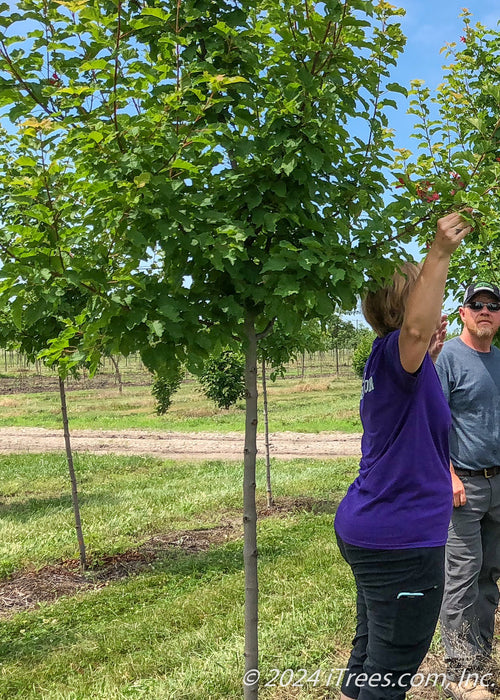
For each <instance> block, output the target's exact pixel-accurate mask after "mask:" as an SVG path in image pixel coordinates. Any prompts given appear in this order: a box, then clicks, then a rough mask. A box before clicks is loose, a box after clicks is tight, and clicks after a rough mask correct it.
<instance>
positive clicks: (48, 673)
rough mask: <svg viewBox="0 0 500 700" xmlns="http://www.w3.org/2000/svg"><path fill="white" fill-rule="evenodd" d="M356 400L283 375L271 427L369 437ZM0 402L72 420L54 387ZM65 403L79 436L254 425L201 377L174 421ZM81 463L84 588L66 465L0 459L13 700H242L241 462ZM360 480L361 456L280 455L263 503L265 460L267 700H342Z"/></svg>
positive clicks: (98, 459)
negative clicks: (350, 496) (347, 512)
mask: <svg viewBox="0 0 500 700" xmlns="http://www.w3.org/2000/svg"><path fill="white" fill-rule="evenodd" d="M358 397H359V381H358V380H336V379H332V380H328V381H327V380H325V379H316V380H308V381H307V382H300V381H292V380H286V381H282V382H278V383H276V385H274V386H271V390H270V410H271V418H270V420H271V430H274V431H278V430H293V431H304V432H316V431H321V430H335V429H341V430H359V428H360V426H359V422H358V417H357V410H358V409H357V403H358ZM0 403H1V405H2V423H1V424H2V425H8V426H11V425H33V426H45V427H59V426H60V423H59V415H58V403H57V395H56V394H48V393H47V394H34V395H22V394H19V395H16V396H2V397H0ZM69 406H70V420H71V425H72V426H73V427H75V428H76V427H78V428H90V427H99V428H113V429H120V428H126V429H131V428H134V429H140V428H147V429H161V428H163V429H172V430H173V429H175V430H186V431H189V430H195V431H199V430H219V431H221V432H222V431H226V430H231V431H233V430H243V408H242V406H237V407H236V408H234V409H232V410H230V411H222V412H216V411H215V409H213V407H212V406H210V405H209V404H208V402H206V401H205V400H204V399H203V398H202V397H201V396H200V394H199V392H198V391H197V389H196V388H195V387H194V386H193V385H192V384H185V385H183V387H182V389H181V391H180V392H179V394H178V395H177V396H176V398H175V401H174V404H173V406H172V408H171V411H170V413H169V414H168V415H167V416H166V417H164V418H160V417H157V416H155V415H153V412H152V406H153V403H152V399H151V397H150V395H149V390H148V389H147V388H138V389H135V388H129V387H127V388H126V389H125V391H124V394H123V395H121V396H120V395H119V394H118V392H117V391H113V390H105V391H104V390H101V391H99V392H98V393H96V392H85V391H83V392H81V391H78V392H71V394H70V396H69ZM261 424H262V421H261ZM75 467H76V471H77V477H78V482H79V491H80V501H81V514H82V523H83V531H84V536H85V541H86V545H87V554H88V559H89V564H90V567H89V571H88V572H87V574H86V576H85V579H83V578H82V577H81V575H80V574H79V573H78V561H77V556H78V549H77V543H76V537H75V532H74V523H73V514H72V510H71V499H70V490H69V484H68V476H67V466H66V462H65V458H64V455H62V454H45V455H44V454H41V455H35V454H30V455H13V456H0V699H1V700H13V699H16V700H40V699H41V700H122V699H123V700H125V699H128V698H144V699H146V700H195V699H196V700H198V699H202V700H236V699H237V698H241V697H242V677H243V672H244V660H243V647H244V610H243V603H244V573H243V542H242V523H241V520H242V517H241V502H242V467H241V464H239V463H235V462H223V461H205V462H203V463H190V462H174V461H167V460H161V459H155V458H150V457H138V456H133V457H128V456H127V457H120V456H116V455H107V456H93V455H90V454H87V453H82V454H77V455H76V457H75ZM356 471H357V460H356V459H337V460H312V459H308V460H305V459H300V460H299V459H297V460H292V461H277V460H273V464H272V479H273V493H274V497H275V499H276V508H274V509H268V508H267V507H266V505H265V469H264V463H263V461H262V460H259V461H258V465H257V502H258V510H259V520H258V547H259V587H260V594H259V644H260V671H261V690H260V694H259V697H260V698H262V700H297V699H298V700H305V699H306V698H308V699H311V700H326V699H327V698H337V697H338V695H339V688H338V680H339V677H340V673H341V671H340V669H342V668H343V667H344V666H345V662H346V659H347V657H348V654H349V647H350V640H351V638H352V635H353V633H354V624H355V591H354V582H353V579H352V576H351V573H350V571H349V569H348V567H347V565H346V564H345V562H344V561H343V560H342V559H341V557H340V555H339V552H338V550H337V547H336V544H335V538H334V531H333V520H334V514H335V510H336V507H337V504H338V502H339V500H340V499H341V498H342V496H343V494H344V493H345V491H346V489H347V487H348V485H349V483H350V482H351V481H352V478H353V477H354V475H355V473H356ZM70 580H71V581H74V580H77V583H78V585H76V584H75V585H74V586H73V587H70V588H68V589H66V588H65V587H64V586H63V585H62V583H64V584H66V583H67V582H69V581H70ZM61 582H62V583H61ZM42 584H43V585H42ZM52 587H53V590H52ZM48 589H50V590H48ZM18 593H19V595H20V597H19V596H18V597H17V598H15V596H14V594H16V595H17V594H18ZM42 594H43V595H42ZM61 594H64V595H61ZM23 596H24V597H23ZM30 596H31V603H29V599H30ZM14 598H15V600H16V601H17V603H16V605H17V604H18V603H19V600H20V601H21V603H20V604H19V605H18V607H17V608H16V605H14V603H13V602H12V601H14ZM25 601H28V602H26V604H24V603H25ZM23 605H24V608H23V607H22V606H23ZM438 693H439V691H437V690H436V691H435V694H434V695H426V696H425V697H426V700H427V698H439V697H440V696H439V694H438ZM417 698H418V700H422V697H421V695H419V694H418V693H417V694H414V695H413V700H417Z"/></svg>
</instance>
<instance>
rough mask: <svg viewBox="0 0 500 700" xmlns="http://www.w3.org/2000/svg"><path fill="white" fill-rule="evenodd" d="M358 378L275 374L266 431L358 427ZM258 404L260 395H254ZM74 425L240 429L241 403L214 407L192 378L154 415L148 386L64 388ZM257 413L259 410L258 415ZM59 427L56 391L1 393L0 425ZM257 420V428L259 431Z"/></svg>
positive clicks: (85, 426) (241, 417) (193, 429)
mask: <svg viewBox="0 0 500 700" xmlns="http://www.w3.org/2000/svg"><path fill="white" fill-rule="evenodd" d="M360 386H361V383H360V380H359V379H355V378H350V379H337V378H335V377H332V378H325V377H323V378H312V379H309V380H307V381H302V380H299V379H279V380H277V381H276V382H275V383H274V384H273V383H270V384H269V388H268V394H269V422H270V430H271V431H273V432H277V431H284V430H288V431H297V432H306V433H314V432H319V431H321V430H342V431H346V432H358V431H359V430H361V424H360V421H359V394H360ZM259 401H260V402H261V404H262V396H260V397H259ZM68 410H69V415H70V423H71V427H73V428H80V429H83V428H97V429H103V430H104V429H112V430H117V429H135V430H181V431H200V430H215V431H220V432H228V431H231V432H232V431H243V430H244V424H245V407H244V402H243V401H240V402H238V403H237V405H236V406H235V407H233V408H230V409H229V410H219V409H217V408H216V407H215V406H214V404H213V403H212V402H210V401H209V400H208V399H206V398H205V397H204V396H203V394H202V393H201V391H200V389H199V385H198V384H197V383H195V382H186V383H184V384H182V386H181V388H180V389H179V391H178V392H177V394H175V396H174V399H173V402H172V406H171V407H170V409H169V411H168V413H167V414H166V415H165V416H157V415H156V414H155V410H154V399H153V397H152V396H151V390H150V387H145V386H139V387H128V386H127V387H125V388H124V391H123V393H122V394H119V392H118V390H117V389H101V390H98V391H96V390H78V391H71V392H68ZM261 415H262V414H261ZM16 425H17V426H38V427H43V428H59V427H61V418H60V408H59V395H58V394H57V393H55V392H45V393H33V394H9V395H0V426H16ZM263 426H264V423H263V421H262V420H261V421H260V424H259V430H260V431H262V430H263Z"/></svg>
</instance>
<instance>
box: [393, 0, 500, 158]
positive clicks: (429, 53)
mask: <svg viewBox="0 0 500 700" xmlns="http://www.w3.org/2000/svg"><path fill="white" fill-rule="evenodd" d="M389 1H390V2H391V4H393V5H396V6H397V7H402V8H404V9H405V10H406V15H405V16H404V17H401V18H400V19H401V27H402V30H403V33H404V34H405V36H406V37H407V41H406V48H405V51H404V54H403V55H402V56H401V57H400V58H399V61H398V66H397V68H396V69H394V71H393V74H392V77H393V79H394V81H395V82H398V83H400V84H402V85H404V86H405V87H409V84H410V81H411V80H413V79H415V78H420V79H422V80H425V83H426V85H428V86H429V87H430V88H431V89H432V88H435V87H436V86H437V85H438V84H439V83H440V82H441V79H442V76H443V69H442V66H443V65H445V64H446V60H447V59H446V57H445V55H444V54H441V53H440V49H441V48H442V47H443V46H444V45H445V44H446V43H449V42H452V41H456V42H460V36H461V35H462V34H463V19H461V18H460V17H459V15H460V14H461V13H462V9H463V8H467V9H468V10H469V12H471V13H472V17H471V24H472V26H473V25H474V24H476V22H481V24H484V25H486V26H489V27H492V28H496V26H497V23H498V21H499V20H500V3H499V2H498V0H389ZM404 112H405V109H404V106H403V105H402V108H401V109H400V110H398V111H397V112H392V113H391V114H390V118H391V126H392V127H393V128H394V129H396V132H397V137H398V138H397V141H398V145H399V146H400V147H407V148H409V149H410V150H412V146H413V143H412V141H413V139H410V138H409V136H410V134H411V130H412V126H413V117H411V116H409V115H406V114H404Z"/></svg>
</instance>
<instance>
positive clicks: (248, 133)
mask: <svg viewBox="0 0 500 700" xmlns="http://www.w3.org/2000/svg"><path fill="white" fill-rule="evenodd" d="M399 14H401V11H400V10H398V9H397V8H394V7H393V6H392V5H390V4H388V3H386V2H371V1H366V0H344V1H341V0H326V1H325V2H323V3H318V4H314V3H312V2H309V1H308V0H302V1H301V2H294V1H292V0H280V1H279V2H276V0H257V2H254V1H252V2H249V1H248V0H220V1H218V2H214V1H212V0H182V1H181V0H177V1H175V2H174V1H170V2H167V1H166V0H151V2H148V1H144V0H116V2H112V1H111V0H104V2H99V3H97V2H95V1H93V0H73V1H71V0H69V1H63V0H59V1H58V2H55V1H51V0H19V2H18V8H17V11H14V12H12V11H11V10H10V9H9V8H8V6H7V5H6V4H2V5H0V27H1V28H2V29H1V31H0V88H1V90H0V107H1V108H3V110H4V113H5V114H6V115H7V116H8V118H9V119H10V122H11V123H12V125H13V127H12V128H11V127H9V128H8V129H7V130H6V131H4V133H3V134H2V136H3V138H2V144H1V145H0V159H1V160H2V165H3V170H2V173H1V174H0V211H1V216H2V221H3V228H2V231H1V232H0V250H1V252H2V261H3V267H2V269H1V271H0V275H1V278H2V283H1V286H0V295H1V298H2V301H3V303H4V304H6V305H8V306H9V307H10V310H11V313H12V318H13V319H14V323H15V326H16V327H17V328H18V330H21V329H22V327H23V325H24V324H26V323H29V324H30V325H33V324H36V323H37V322H41V321H42V319H43V318H44V309H45V308H46V306H47V305H51V304H55V305H56V306H57V304H58V299H59V297H61V296H62V295H64V294H67V293H68V290H69V292H71V293H76V294H77V295H78V294H81V295H83V297H84V299H85V304H84V305H83V306H82V307H81V308H80V309H79V310H78V313H72V312H71V310H67V311H65V313H63V314H59V316H58V318H59V322H60V323H61V328H60V330H59V332H58V333H57V334H56V335H55V336H54V337H53V338H52V339H51V342H49V343H48V349H47V350H45V351H44V352H45V357H46V358H47V360H48V361H57V362H58V363H59V366H60V367H61V368H63V370H62V371H67V369H64V368H70V367H71V366H72V365H73V366H75V365H76V364H77V363H79V362H82V361H85V362H86V363H88V364H89V365H90V366H91V367H94V368H95V367H97V365H98V362H99V358H100V356H101V354H102V353H107V354H123V355H127V354H128V353H130V352H133V351H137V350H138V351H140V352H141V355H142V359H143V361H144V363H145V364H146V365H147V366H148V367H149V368H150V369H151V370H152V371H154V372H156V374H157V375H158V376H164V377H169V376H175V374H176V373H177V372H178V367H179V366H180V365H181V364H182V365H185V366H186V367H187V368H188V369H190V370H192V371H195V372H196V371H199V370H200V369H201V367H202V366H203V362H204V360H205V358H206V357H207V355H208V354H209V353H210V352H216V351H218V350H220V349H221V348H223V347H225V346H227V345H230V344H231V343H233V342H234V338H235V337H236V338H239V342H240V343H241V347H242V351H243V352H244V354H245V360H246V429H245V449H244V477H243V482H244V483H243V494H244V495H243V501H244V506H243V510H244V514H243V521H244V530H245V543H244V562H245V609H246V613H245V615H246V623H245V629H246V641H245V666H246V670H247V672H251V671H253V670H254V669H257V665H258V635H257V611H258V607H257V598H258V580H257V540H256V519H257V516H256V507H255V456H256V428H257V387H256V361H257V345H258V342H259V339H262V338H264V337H265V336H266V335H267V334H269V333H270V332H272V329H273V326H274V323H275V320H276V319H277V318H279V319H280V324H281V325H282V327H283V329H284V331H285V332H287V333H290V334H293V333H294V332H296V331H298V330H299V329H300V327H301V325H302V323H303V322H304V321H307V320H308V319H311V318H318V317H326V316H329V315H330V314H331V312H332V308H334V307H340V306H341V307H343V308H352V307H353V306H354V305H355V302H356V295H357V294H358V293H359V292H360V290H361V289H363V288H364V286H365V285H366V275H365V272H366V270H367V268H369V269H370V275H371V276H372V277H373V278H377V277H380V276H386V275H387V274H388V272H389V271H390V270H391V271H392V268H393V265H394V260H396V259H397V258H398V255H399V254H402V250H401V248H400V247H399V245H398V243H399V241H400V240H401V241H404V240H405V239H406V240H407V239H408V237H409V236H410V235H411V233H412V231H411V230H407V229H405V228H404V224H405V221H404V220H402V221H400V220H399V219H400V216H401V214H402V212H403V208H400V210H399V211H398V212H397V215H396V212H395V211H393V212H392V213H390V214H389V215H385V214H382V213H381V212H382V211H383V210H384V206H385V205H384V198H383V196H384V192H385V190H386V187H387V181H386V175H385V174H384V167H385V166H386V165H387V164H388V163H389V162H390V160H391V156H390V149H391V147H392V134H391V132H390V130H389V129H388V118H387V111H388V109H391V108H392V107H394V106H395V103H394V101H393V100H392V98H391V92H403V93H404V89H403V88H401V87H400V86H398V85H397V84H395V83H393V82H391V80H390V69H391V67H392V66H393V65H394V64H395V62H396V59H397V55H398V53H399V52H400V51H401V50H402V48H403V45H404V37H403V35H402V33H401V30H400V27H399V24H398V22H397V17H398V15H399ZM395 227H396V228H397V231H396V232H395V231H394V228H395ZM33 289H36V294H37V299H38V301H39V303H38V304H33V303H31V301H30V300H32V297H31V296H30V295H31V294H32V293H33V291H32V290H33ZM248 678H250V682H247V683H246V685H245V691H244V692H245V697H247V698H254V697H256V696H257V692H258V682H257V679H256V678H255V677H254V680H253V681H252V680H251V677H247V681H248Z"/></svg>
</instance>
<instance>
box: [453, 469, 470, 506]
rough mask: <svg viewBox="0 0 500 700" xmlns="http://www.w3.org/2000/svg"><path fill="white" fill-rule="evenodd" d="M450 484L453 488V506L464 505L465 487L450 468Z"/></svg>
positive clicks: (465, 501)
mask: <svg viewBox="0 0 500 700" xmlns="http://www.w3.org/2000/svg"><path fill="white" fill-rule="evenodd" d="M451 486H452V488H453V505H454V507H455V508H458V507H459V506H464V505H465V504H466V503H467V496H466V495H465V488H464V485H463V482H462V480H461V479H459V477H458V476H457V475H456V474H455V472H454V470H453V469H452V470H451Z"/></svg>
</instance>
